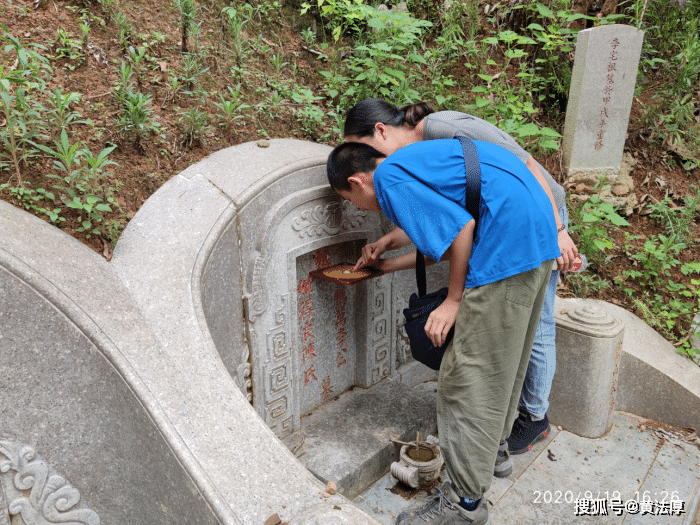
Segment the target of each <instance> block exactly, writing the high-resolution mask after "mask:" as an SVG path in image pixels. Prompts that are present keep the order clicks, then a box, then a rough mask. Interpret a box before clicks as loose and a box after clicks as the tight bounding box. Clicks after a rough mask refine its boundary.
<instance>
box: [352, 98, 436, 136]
mask: <svg viewBox="0 0 700 525" xmlns="http://www.w3.org/2000/svg"><path fill="white" fill-rule="evenodd" d="M434 112H435V110H434V109H433V107H432V106H431V105H430V104H428V103H427V102H417V103H415V104H409V105H406V106H402V107H401V108H397V107H396V106H394V105H393V104H389V103H388V102H386V101H385V100H382V99H379V98H367V99H365V100H362V101H360V102H358V103H357V104H355V105H354V106H353V107H352V108H351V109H350V111H348V116H347V117H346V119H345V126H344V128H343V136H345V137H347V136H348V135H353V136H355V137H371V136H372V135H374V126H375V124H377V123H378V122H381V123H382V124H386V125H387V126H393V127H395V128H400V127H401V126H403V125H404V124H408V125H409V126H410V127H412V128H414V127H416V124H418V122H420V121H421V120H422V119H423V118H425V117H426V116H427V115H430V114H431V113H434Z"/></svg>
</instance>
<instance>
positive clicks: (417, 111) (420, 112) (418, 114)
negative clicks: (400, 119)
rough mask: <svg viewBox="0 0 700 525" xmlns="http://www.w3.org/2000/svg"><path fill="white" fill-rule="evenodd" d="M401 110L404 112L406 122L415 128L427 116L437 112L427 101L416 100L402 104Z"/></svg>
mask: <svg viewBox="0 0 700 525" xmlns="http://www.w3.org/2000/svg"><path fill="white" fill-rule="evenodd" d="M400 111H403V112H404V122H405V123H406V124H408V125H409V126H410V127H412V128H415V127H416V124H418V123H419V122H420V121H421V120H423V119H424V118H425V117H427V116H428V115H430V114H431V113H435V109H434V108H433V106H431V105H430V104H429V103H427V102H416V103H415V104H408V105H406V106H401V108H400Z"/></svg>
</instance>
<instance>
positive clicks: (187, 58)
mask: <svg viewBox="0 0 700 525" xmlns="http://www.w3.org/2000/svg"><path fill="white" fill-rule="evenodd" d="M207 71H209V68H208V67H207V68H204V69H202V64H201V62H200V61H199V56H198V55H193V54H191V53H188V54H184V55H182V74H181V75H180V78H181V80H182V82H183V84H184V86H185V88H186V89H187V91H185V92H184V93H186V94H188V95H193V94H194V87H195V85H196V83H197V79H198V78H199V77H200V76H202V75H204V73H206V72H207Z"/></svg>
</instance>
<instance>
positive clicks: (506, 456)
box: [493, 441, 513, 478]
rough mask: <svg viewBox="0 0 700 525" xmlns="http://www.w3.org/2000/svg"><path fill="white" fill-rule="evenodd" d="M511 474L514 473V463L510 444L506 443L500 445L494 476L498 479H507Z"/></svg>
mask: <svg viewBox="0 0 700 525" xmlns="http://www.w3.org/2000/svg"><path fill="white" fill-rule="evenodd" d="M511 472H513V462H512V461H511V460H510V453H509V452H508V442H507V441H504V442H503V443H501V444H500V445H498V455H497V456H496V465H495V466H494V467H493V475H494V476H496V477H497V478H505V477H506V476H508V475H510V473H511Z"/></svg>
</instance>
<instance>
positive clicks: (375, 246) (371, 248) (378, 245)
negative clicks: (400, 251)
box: [352, 241, 386, 272]
mask: <svg viewBox="0 0 700 525" xmlns="http://www.w3.org/2000/svg"><path fill="white" fill-rule="evenodd" d="M385 251H386V244H385V243H383V242H381V241H377V242H373V243H370V244H366V245H365V246H363V247H362V257H360V258H359V259H358V260H357V262H356V263H355V266H353V267H352V271H353V272H356V271H357V270H359V269H360V268H364V267H365V266H372V265H374V264H376V263H377V261H379V258H380V257H381V256H382V254H383V253H384V252H385Z"/></svg>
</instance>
